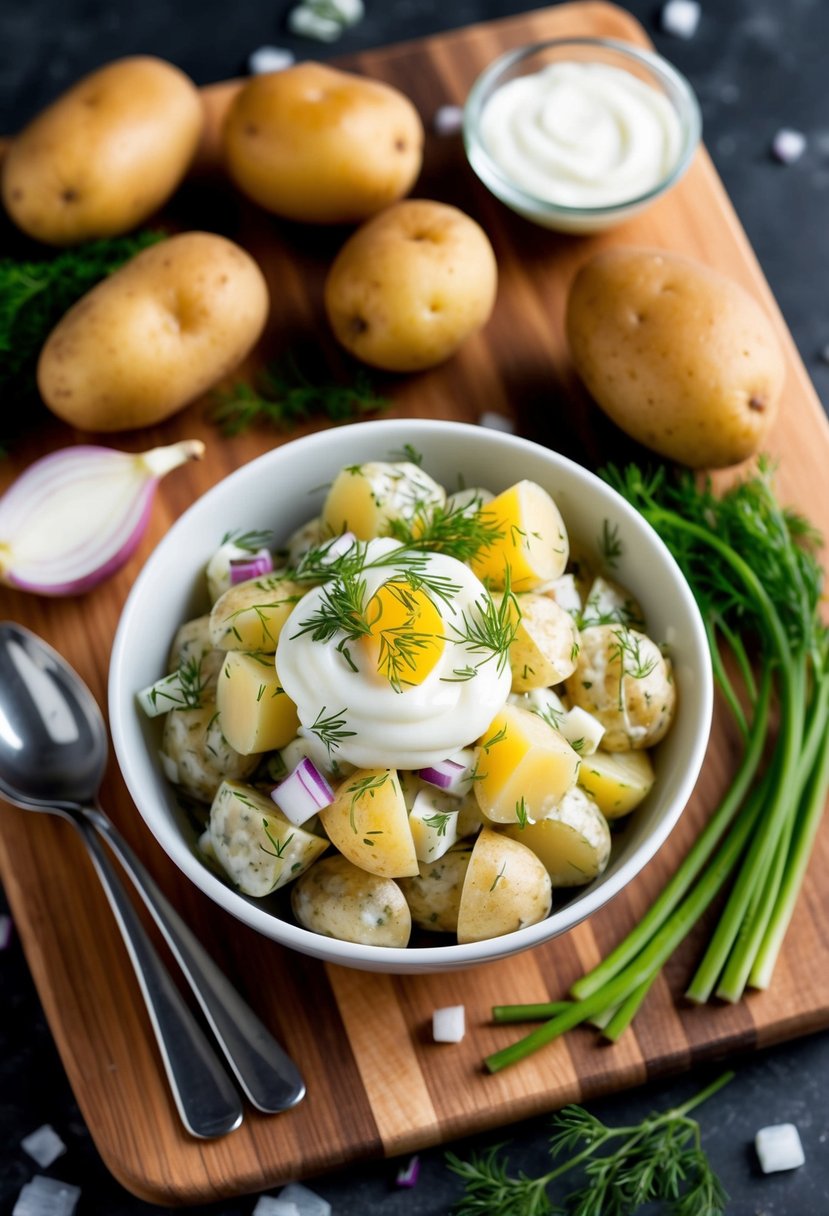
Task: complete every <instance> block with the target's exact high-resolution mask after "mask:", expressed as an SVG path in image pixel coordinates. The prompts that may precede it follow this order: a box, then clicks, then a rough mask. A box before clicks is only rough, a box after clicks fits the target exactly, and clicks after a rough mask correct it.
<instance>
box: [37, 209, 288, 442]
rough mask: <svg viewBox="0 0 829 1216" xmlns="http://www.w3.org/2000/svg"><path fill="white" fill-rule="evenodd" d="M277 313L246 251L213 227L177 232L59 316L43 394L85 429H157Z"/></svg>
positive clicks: (229, 365)
mask: <svg viewBox="0 0 829 1216" xmlns="http://www.w3.org/2000/svg"><path fill="white" fill-rule="evenodd" d="M267 315H268V289H267V286H266V284H265V279H264V277H263V275H262V272H261V270H260V269H259V267H258V266H257V265H256V263H255V262H254V260H253V258H251V257H250V256H249V254H247V253H245V251H244V249H240V248H239V246H238V245H234V244H233V242H232V241H228V240H225V238H224V237H221V236H215V235H213V234H212V233H208V232H185V233H182V234H181V235H180V236H172V237H170V238H169V239H168V240H166V241H161V242H159V244H157V245H153V246H151V247H150V248H149V249H144V250H142V252H141V253H139V254H137V255H136V256H135V257H134V258H131V259H130V261H129V262H127V263H126V265H124V266H122V267H121V269H120V270H116V271H115V273H114V274H112V275H110V277H109V278H107V279H104V280H103V282H101V283H99V284H98V285H97V286H96V287H93V288H92V290H91V291H89V292H87V294H86V295H85V296H83V297H82V298H81V299H80V300H78V302H77V303H76V304H74V305H73V306H72V308H70V309H69V311H68V312H67V313H66V315H65V316H64V317H63V319H62V320H61V321H59V322H58V324H57V326H56V327H55V328H54V329H53V330H52V333H51V334H50V335H49V337H48V339H47V340H46V344H45V346H44V347H43V350H42V351H41V354H40V360H39V362H38V367H37V381H38V387H39V389H40V393H41V396H42V397H43V400H44V401H45V402H46V404H47V405H48V407H49V409H50V410H51V411H52V413H54V414H57V416H58V417H59V418H62V419H63V420H64V422H68V423H69V424H70V425H71V426H76V427H79V428H80V429H81V430H86V431H126V430H131V429H133V428H134V427H144V426H151V425H152V424H154V423H156V422H161V421H162V420H163V419H165V418H169V417H170V415H171V414H174V413H175V412H176V411H177V410H179V409H181V407H182V406H184V405H186V404H187V402H188V401H193V400H194V399H195V398H196V397H200V396H201V395H202V393H205V392H206V391H207V390H208V389H209V388H211V387H212V386H213V385H214V384H215V383H216V382H217V381H219V380H221V379H222V377H223V376H226V375H228V374H229V373H230V372H232V371H233V370H234V368H235V367H237V366H238V364H239V363H241V361H242V360H243V359H244V357H245V356H246V355H247V354H248V352H249V351H250V349H251V348H252V346H253V345H254V343H255V342H256V340H257V339H258V337H259V335H260V333H261V332H262V329H263V327H264V325H265V320H266V318H267Z"/></svg>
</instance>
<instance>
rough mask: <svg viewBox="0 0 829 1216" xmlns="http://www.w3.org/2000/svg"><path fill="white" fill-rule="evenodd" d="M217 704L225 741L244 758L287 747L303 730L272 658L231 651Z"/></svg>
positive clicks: (222, 676)
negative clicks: (299, 730)
mask: <svg viewBox="0 0 829 1216" xmlns="http://www.w3.org/2000/svg"><path fill="white" fill-rule="evenodd" d="M216 704H217V706H218V709H219V713H220V715H221V719H222V730H223V732H224V736H225V738H226V739H227V741H228V743H229V744H230V746H231V747H233V748H235V750H236V751H237V752H239V753H241V755H243V756H250V755H253V754H254V753H258V752H270V751H275V750H277V749H278V748H280V747H285V745H286V744H287V743H290V741H291V740H292V739H293V738H294V736H295V735H296V733H297V731H298V729H299V718H298V717H297V712H296V706H295V705H294V703H293V701H292V700H291V698H290V697H289V696H288V694H287V693H286V692H285V690H284V688H283V687H282V685H281V684H280V683H279V673H278V672H277V670H276V667H275V666H274V662H273V658H272V657H271V655H262V654H243V653H242V652H241V651H240V650H229V651H228V652H227V654H226V656H225V661H224V665H223V667H222V670H221V673H220V675H219V686H218V688H217V690H216Z"/></svg>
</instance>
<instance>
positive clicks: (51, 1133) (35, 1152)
mask: <svg viewBox="0 0 829 1216" xmlns="http://www.w3.org/2000/svg"><path fill="white" fill-rule="evenodd" d="M20 1147H21V1148H22V1149H23V1151H24V1152H25V1153H28V1154H29V1156H30V1157H31V1158H32V1160H33V1161H36V1162H37V1164H38V1165H39V1166H40V1168H41V1169H42V1170H46V1169H48V1168H49V1166H50V1165H51V1164H52V1163H53V1162H54V1161H57V1159H58V1157H60V1156H62V1155H63V1153H65V1152H66V1145H65V1144H64V1143H63V1141H62V1140H61V1138H60V1136H59V1135H58V1133H57V1132H56V1131H55V1129H54V1128H53V1127H51V1126H50V1125H49V1124H48V1123H44V1125H43V1127H39V1128H38V1129H37V1131H34V1132H31V1133H30V1135H28V1136H24V1137H23V1139H22V1140H21V1141H20Z"/></svg>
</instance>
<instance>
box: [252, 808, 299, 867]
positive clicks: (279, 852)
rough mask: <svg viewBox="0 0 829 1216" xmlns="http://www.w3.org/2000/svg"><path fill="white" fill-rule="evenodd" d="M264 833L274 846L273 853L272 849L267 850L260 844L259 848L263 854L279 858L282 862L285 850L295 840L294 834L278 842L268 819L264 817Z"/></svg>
mask: <svg viewBox="0 0 829 1216" xmlns="http://www.w3.org/2000/svg"><path fill="white" fill-rule="evenodd" d="M262 831H263V832H264V833H265V835H266V837H267V838H268V843H269V844H271V845H273V851H271V849H266V848H265V846H264V845H263V844H260V846H259V848H260V849H261V850H262V852H263V853H267V854H268V855H269V856H270V857H278V858H279V859H280V860H282V858H284V856H285V850H286V849H287V847H288V845H289V844H290V843H291V841H292V840H293V838H294V833H293V832H291V833H290V835H288V836H286V837H285V839H284V840H281V841H280V840H277V839H276V837H275V836H274V834H273V832H272V831H271V829H270V826H269V824H268V821H267V819H265V818H264V817H263V818H262Z"/></svg>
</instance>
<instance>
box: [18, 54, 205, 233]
mask: <svg viewBox="0 0 829 1216" xmlns="http://www.w3.org/2000/svg"><path fill="white" fill-rule="evenodd" d="M203 122H204V114H203V110H202V103H201V98H200V97H199V94H198V90H197V89H196V87H195V85H194V84H193V82H192V81H191V80H190V79H189V78H188V77H187V76H185V75H184V73H183V72H180V71H179V70H178V68H175V67H173V65H172V64H171V63H166V62H165V61H164V60H163V59H153V58H151V57H150V56H143V55H142V56H135V57H134V58H130V59H120V60H117V61H116V62H115V63H110V64H108V65H107V66H106V67H103V68H101V69H100V70H99V71H97V72H93V73H92V74H91V75H89V76H86V77H84V79H83V80H81V81H79V82H78V83H77V84H76V85H74V86H73V87H72V88H71V89H69V90H68V92H66V93H64V94H63V96H61V97H59V98H58V99H57V101H55V102H53V103H52V105H50V106H49V107H48V108H47V109H45V110H44V111H43V112H42V113H41V114H39V115H38V116H37V117H36V118H35V119H33V121H32V122H30V123H29V125H28V126H27V127H26V128H25V129H24V130H23V131H21V133H20V134H19V135H18V136H17V138H16V139H15V140H14V141H13V142H12V144H11V147H10V148H9V150H8V152H7V153H6V157H5V161H4V164H3V185H2V190H3V202H4V204H5V206H6V210H7V211H8V213H9V215H10V216H11V218H12V219H13V220H14V222H15V223H16V224H17V225H18V227H20V228H22V229H23V231H24V232H26V233H28V234H29V236H32V237H34V238H35V240H38V241H44V242H45V243H46V244H47V245H76V244H79V243H80V242H81V241H89V240H93V239H95V238H98V237H111V236H116V235H118V234H120V233H123V232H129V231H130V229H131V228H135V227H136V226H137V225H138V224H140V223H142V222H143V221H144V220H145V219H146V218H147V217H148V216H150V215H152V214H153V212H154V211H156V210H157V209H158V208H159V207H160V206H161V205H162V203H164V202H165V201H166V200H167V199H168V198H169V196H170V195H171V194H172V193H173V191H174V190H175V189H176V187H177V186H178V184H179V182H180V181H181V179H182V178H183V177H184V174H185V173H186V171H187V168H188V166H189V164H190V161H191V160H192V158H193V154H194V152H195V151H196V145H197V144H198V141H199V137H200V135H201V129H202V125H203Z"/></svg>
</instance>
